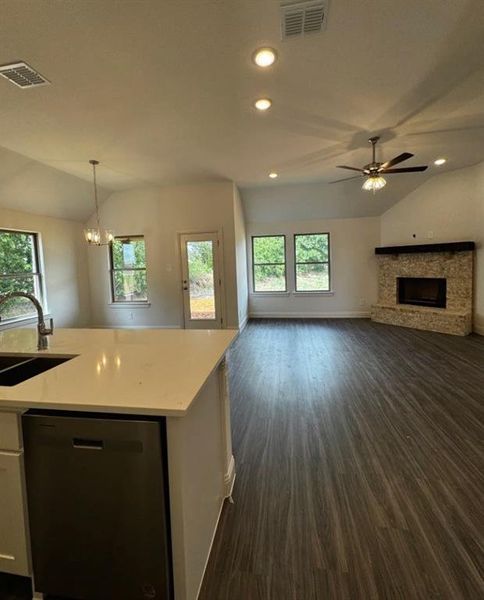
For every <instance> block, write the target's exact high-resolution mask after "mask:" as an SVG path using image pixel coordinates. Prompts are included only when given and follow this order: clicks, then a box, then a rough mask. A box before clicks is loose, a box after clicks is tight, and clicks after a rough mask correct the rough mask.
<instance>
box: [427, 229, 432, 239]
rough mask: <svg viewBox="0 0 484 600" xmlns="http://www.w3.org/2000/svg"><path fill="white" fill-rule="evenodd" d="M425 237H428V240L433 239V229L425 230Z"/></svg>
mask: <svg viewBox="0 0 484 600" xmlns="http://www.w3.org/2000/svg"><path fill="white" fill-rule="evenodd" d="M427 239H429V240H433V239H434V232H433V231H427Z"/></svg>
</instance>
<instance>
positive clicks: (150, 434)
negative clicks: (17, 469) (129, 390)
mask: <svg viewBox="0 0 484 600" xmlns="http://www.w3.org/2000/svg"><path fill="white" fill-rule="evenodd" d="M22 421H23V434H24V446H25V468H26V479H27V498H28V511H29V521H30V536H31V544H32V559H33V572H34V580H35V588H36V591H38V592H43V593H44V594H49V595H53V596H62V597H63V598H72V599H75V600H121V599H122V600H147V599H149V600H153V599H154V600H167V599H171V598H172V597H173V592H172V577H171V558H170V533H169V516H168V492H167V466H166V429H165V420H164V419H158V420H156V419H153V420H150V419H149V418H147V419H145V418H144V417H140V418H137V417H122V416H120V417H116V416H112V415H101V416H100V415H95V414H93V415H91V414H89V415H85V414H82V413H62V412H58V411H29V412H28V413H26V414H25V415H24V416H23V419H22Z"/></svg>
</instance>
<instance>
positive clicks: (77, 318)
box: [0, 208, 91, 327]
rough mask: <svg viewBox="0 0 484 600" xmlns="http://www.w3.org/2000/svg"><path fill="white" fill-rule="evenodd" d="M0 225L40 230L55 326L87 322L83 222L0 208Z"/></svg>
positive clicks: (10, 227)
mask: <svg viewBox="0 0 484 600" xmlns="http://www.w3.org/2000/svg"><path fill="white" fill-rule="evenodd" d="M0 228H4V229H20V230H24V231H31V232H35V233H39V234H40V238H41V245H42V254H43V259H44V271H45V286H46V295H47V304H48V309H49V312H50V313H51V315H52V317H53V319H54V325H55V327H86V326H89V324H90V312H91V311H90V297H89V275H88V267H87V249H86V245H85V242H84V236H83V226H82V224H81V223H78V222H77V221H70V220H66V219H56V218H53V217H46V216H41V215H34V214H31V213H25V212H19V211H15V210H10V209H6V208H0Z"/></svg>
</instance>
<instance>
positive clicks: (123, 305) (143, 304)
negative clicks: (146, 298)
mask: <svg viewBox="0 0 484 600" xmlns="http://www.w3.org/2000/svg"><path fill="white" fill-rule="evenodd" d="M150 306H151V302H110V303H109V308H150Z"/></svg>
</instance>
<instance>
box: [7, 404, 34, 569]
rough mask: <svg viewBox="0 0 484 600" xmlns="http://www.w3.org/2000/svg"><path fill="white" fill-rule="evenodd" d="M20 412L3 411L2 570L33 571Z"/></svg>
mask: <svg viewBox="0 0 484 600" xmlns="http://www.w3.org/2000/svg"><path fill="white" fill-rule="evenodd" d="M19 419H20V416H19V415H16V414H15V415H14V416H13V414H12V413H0V440H2V442H3V443H4V444H5V442H6V440H9V442H10V443H11V445H12V446H16V447H12V448H0V572H4V573H14V574H15V575H24V576H29V575H30V565H29V549H28V542H27V539H28V538H27V527H26V524H27V523H26V510H25V506H26V500H25V485H24V466H23V451H22V450H21V449H20V448H19V446H20V442H21V438H20V436H18V431H19V423H18V420H19Z"/></svg>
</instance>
